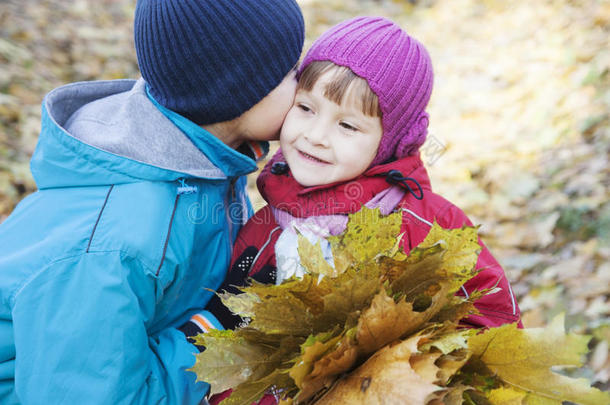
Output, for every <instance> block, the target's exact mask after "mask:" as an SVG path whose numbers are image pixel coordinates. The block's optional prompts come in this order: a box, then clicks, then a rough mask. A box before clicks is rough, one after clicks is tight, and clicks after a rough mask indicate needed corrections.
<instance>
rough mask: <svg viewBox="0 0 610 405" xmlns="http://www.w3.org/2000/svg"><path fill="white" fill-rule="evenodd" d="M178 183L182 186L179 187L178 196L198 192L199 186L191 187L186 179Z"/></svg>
mask: <svg viewBox="0 0 610 405" xmlns="http://www.w3.org/2000/svg"><path fill="white" fill-rule="evenodd" d="M178 181H179V182H180V186H178V195H181V194H193V193H196V192H197V190H198V189H197V186H189V185H188V184H186V180H184V179H179V180H178Z"/></svg>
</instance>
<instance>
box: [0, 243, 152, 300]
mask: <svg viewBox="0 0 610 405" xmlns="http://www.w3.org/2000/svg"><path fill="white" fill-rule="evenodd" d="M93 253H120V254H121V255H123V256H125V257H129V258H130V259H134V260H136V261H137V262H138V263H139V264H140V265H141V266H142V268H144V269H145V270H146V271H147V272H149V273H152V271H151V269H150V268H149V267H148V266H147V265H146V264H145V263H144V262H143V261H142V260H141V259H139V258H137V257H135V256H134V255H132V254H130V253H129V252H127V251H125V250H122V249H114V250H96V251H92V252H90V253H89V254H93ZM85 255H87V253H86V252H82V253H78V254H74V255H70V256H64V257H61V258H59V259H56V260H53V261H52V262H50V263H48V264H47V265H46V266H44V267H42V268H41V269H40V270H38V271H37V272H34V273H32V274H31V275H30V276H29V277H27V278H26V279H25V280H24V281H23V282H22V283H21V284H20V285H19V287H17V288H15V291H14V292H13V293H12V294H11V295H10V297H9V303H10V306H11V307H14V306H15V301H16V299H17V296H18V295H19V294H20V293H21V291H22V290H23V289H24V288H25V287H27V285H28V284H30V283H31V282H32V280H34V279H36V278H37V277H38V276H39V275H40V274H42V273H43V272H45V271H47V269H49V268H51V267H53V266H54V265H56V264H58V263H60V262H63V261H67V260H71V259H74V258H75V257H84V256H85Z"/></svg>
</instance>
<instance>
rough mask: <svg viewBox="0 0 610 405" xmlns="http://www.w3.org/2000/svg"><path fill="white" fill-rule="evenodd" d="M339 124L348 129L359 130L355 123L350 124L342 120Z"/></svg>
mask: <svg viewBox="0 0 610 405" xmlns="http://www.w3.org/2000/svg"><path fill="white" fill-rule="evenodd" d="M339 125H340V126H341V128H345V129H347V130H348V131H358V128H356V127H355V126H353V125H350V124H348V123H347V122H343V121H342V122H340V123H339Z"/></svg>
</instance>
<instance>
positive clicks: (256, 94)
mask: <svg viewBox="0 0 610 405" xmlns="http://www.w3.org/2000/svg"><path fill="white" fill-rule="evenodd" d="M304 31H305V29H304V23H303V15H302V14H301V10H300V8H299V6H298V5H297V3H296V2H295V0H138V3H137V6H136V13H135V24H134V37H135V46H136V53H137V56H138V64H139V66H140V71H141V73H142V76H143V77H144V80H146V82H147V83H148V85H149V90H150V93H151V95H152V96H153V97H154V98H155V100H157V101H158V102H159V103H160V104H161V105H163V106H165V107H167V108H168V109H170V110H172V111H175V112H177V113H178V114H181V115H183V116H185V117H186V118H188V119H190V120H191V121H193V122H195V123H196V124H199V125H203V124H212V123H215V122H222V121H227V120H231V119H233V118H236V117H238V116H239V115H241V114H242V113H244V112H245V111H247V110H249V109H250V107H252V106H253V105H255V104H256V103H258V102H259V101H260V100H261V99H262V98H264V97H265V96H266V95H267V94H269V93H270V92H271V90H273V89H274V88H275V87H276V86H277V85H278V84H280V82H281V81H282V80H283V78H284V77H285V76H286V75H287V74H288V73H289V72H290V70H291V69H292V68H293V67H294V66H295V64H296V63H297V61H298V60H299V56H300V54H301V50H302V48H303V40H304Z"/></svg>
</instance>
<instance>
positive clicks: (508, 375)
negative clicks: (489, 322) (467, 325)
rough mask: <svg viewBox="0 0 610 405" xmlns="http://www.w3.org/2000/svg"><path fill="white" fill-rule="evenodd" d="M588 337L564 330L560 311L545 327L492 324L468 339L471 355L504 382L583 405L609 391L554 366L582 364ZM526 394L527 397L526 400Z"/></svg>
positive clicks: (609, 397) (600, 400) (594, 404)
mask: <svg viewBox="0 0 610 405" xmlns="http://www.w3.org/2000/svg"><path fill="white" fill-rule="evenodd" d="M589 339H590V337H588V336H580V335H575V334H566V333H565V331H564V317H563V315H560V316H557V317H555V319H554V320H553V321H552V322H551V324H550V325H549V326H547V327H545V328H532V329H518V328H517V326H516V324H509V325H504V326H501V327H499V328H491V329H488V330H487V331H485V332H484V333H481V334H479V335H475V336H472V337H471V338H470V339H469V340H468V346H469V348H470V350H471V352H472V355H473V359H478V360H480V361H481V362H482V363H483V364H484V365H485V366H486V367H487V368H488V369H489V370H491V371H492V372H493V373H494V374H495V375H496V376H497V377H499V378H500V379H501V381H502V382H503V383H505V384H506V385H508V386H510V387H513V388H516V389H518V390H522V391H525V392H527V393H528V394H529V398H531V400H532V401H533V398H535V397H540V398H541V399H542V398H546V399H549V400H563V401H572V402H575V403H578V404H583V405H600V404H608V403H610V394H608V393H604V392H601V391H599V390H598V389H596V388H593V387H591V386H590V385H589V382H588V381H587V380H586V379H580V378H579V379H575V378H570V377H566V376H563V375H560V374H557V373H554V372H553V371H551V367H553V366H581V365H582V357H583V355H584V354H585V353H587V351H588V349H587V343H588V341H589ZM529 398H528V400H529Z"/></svg>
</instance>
